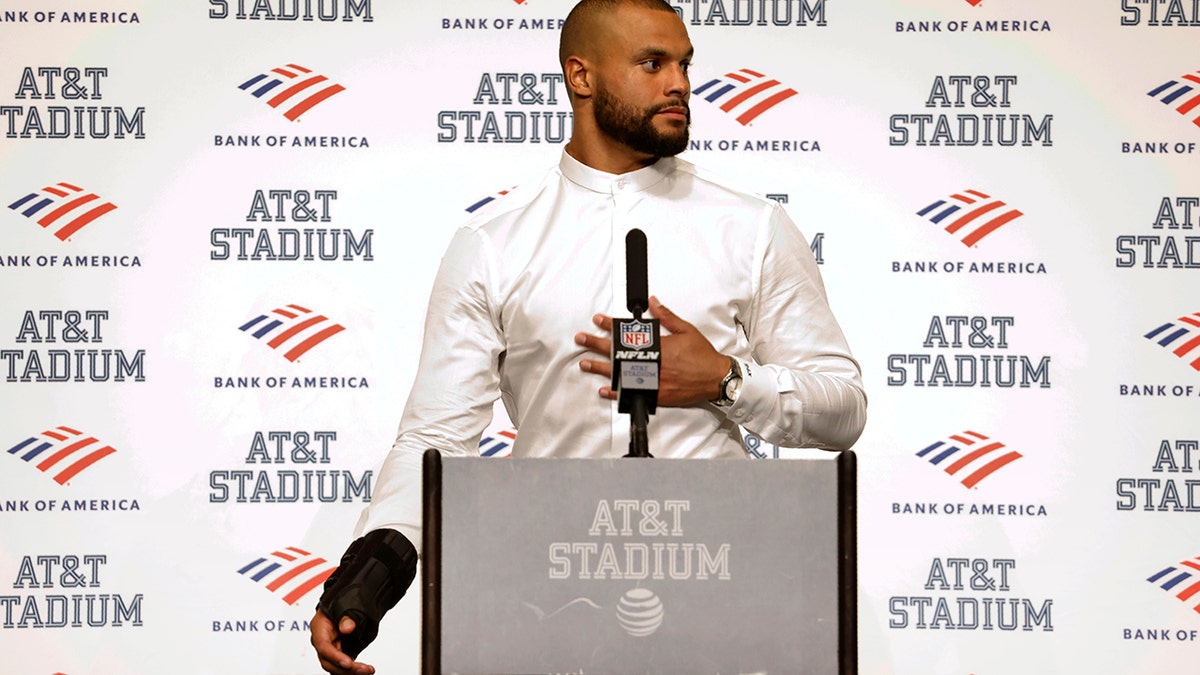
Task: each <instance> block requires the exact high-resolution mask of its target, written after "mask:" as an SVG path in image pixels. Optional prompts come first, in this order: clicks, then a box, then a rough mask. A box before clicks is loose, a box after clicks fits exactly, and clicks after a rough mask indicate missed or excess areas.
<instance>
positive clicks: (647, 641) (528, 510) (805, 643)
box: [421, 450, 857, 675]
mask: <svg viewBox="0 0 1200 675" xmlns="http://www.w3.org/2000/svg"><path fill="white" fill-rule="evenodd" d="M424 462H425V464H424V500H425V505H424V508H425V530H424V553H423V558H422V562H421V565H422V567H421V573H422V584H423V586H422V593H423V596H422V605H423V606H422V655H421V661H422V673H425V674H427V675H432V674H440V673H589V674H590V673H688V674H701V673H714V674H715V673H720V674H722V675H724V674H726V673H731V674H735V675H736V674H739V673H741V674H751V673H754V674H759V673H764V674H765V673H771V674H773V673H789V674H794V673H805V674H813V675H828V674H830V673H854V672H856V669H857V614H856V612H857V594H856V584H857V571H856V543H855V542H856V538H855V537H856V525H855V520H856V518H855V501H856V494H855V474H856V466H855V456H854V453H853V452H850V451H846V452H840V453H829V456H828V458H820V459H811V460H810V459H797V460H700V459H651V460H637V459H479V458H463V457H458V458H443V457H441V455H440V454H439V453H438V452H436V451H432V450H431V451H429V452H427V453H426V455H425V459H424Z"/></svg>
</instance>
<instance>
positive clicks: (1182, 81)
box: [1146, 70, 1200, 127]
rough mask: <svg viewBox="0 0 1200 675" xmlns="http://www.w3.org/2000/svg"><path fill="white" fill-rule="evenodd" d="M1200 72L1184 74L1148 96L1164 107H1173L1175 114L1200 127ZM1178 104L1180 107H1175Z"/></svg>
mask: <svg viewBox="0 0 1200 675" xmlns="http://www.w3.org/2000/svg"><path fill="white" fill-rule="evenodd" d="M1198 85H1200V70H1198V71H1196V72H1194V73H1184V74H1183V75H1180V76H1179V77H1177V78H1175V79H1174V80H1168V81H1166V82H1164V83H1163V84H1160V85H1158V86H1157V87H1155V88H1154V89H1151V90H1150V91H1149V92H1148V93H1147V94H1146V95H1147V96H1149V97H1150V98H1153V99H1156V100H1157V101H1159V102H1160V103H1162V104H1163V105H1168V106H1172V107H1174V108H1175V112H1177V113H1179V114H1180V115H1183V116H1184V117H1189V118H1191V121H1192V124H1195V125H1196V126H1198V127H1200V110H1197V109H1196V108H1197V107H1200V86H1198ZM1176 103H1178V104H1179V105H1175V104H1176Z"/></svg>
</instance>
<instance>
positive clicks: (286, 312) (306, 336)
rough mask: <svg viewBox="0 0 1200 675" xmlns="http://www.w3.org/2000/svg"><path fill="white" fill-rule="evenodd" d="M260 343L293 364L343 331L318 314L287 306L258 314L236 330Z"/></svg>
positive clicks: (304, 308)
mask: <svg viewBox="0 0 1200 675" xmlns="http://www.w3.org/2000/svg"><path fill="white" fill-rule="evenodd" d="M238 330H241V331H242V332H245V333H250V334H251V335H253V336H254V337H255V338H257V339H259V340H263V341H265V342H266V345H267V346H268V347H270V348H271V349H274V350H277V351H282V353H283V358H285V359H287V360H288V361H291V362H293V363H295V362H296V359H298V358H300V357H301V356H304V355H305V354H307V353H308V351H309V350H310V349H312V348H313V347H316V346H317V345H319V344H321V343H322V342H324V341H326V340H328V339H329V338H331V337H333V336H334V335H337V334H338V333H340V332H342V331H344V330H346V328H345V327H344V326H342V325H340V324H336V323H334V322H333V321H331V320H329V318H327V317H325V316H324V315H321V314H316V313H314V312H313V311H312V310H311V309H308V308H306V307H301V306H300V305H287V306H285V307H280V308H278V309H273V310H271V311H270V312H268V313H266V314H260V315H258V316H257V317H255V318H254V319H251V320H250V321H247V322H246V323H245V324H243V325H242V326H241V327H239V328H238Z"/></svg>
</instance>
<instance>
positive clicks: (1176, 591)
mask: <svg viewBox="0 0 1200 675" xmlns="http://www.w3.org/2000/svg"><path fill="white" fill-rule="evenodd" d="M1146 581H1149V582H1150V583H1152V584H1154V585H1155V586H1158V587H1159V588H1161V589H1162V590H1164V591H1167V592H1168V593H1171V594H1173V595H1174V596H1175V597H1176V598H1178V599H1179V600H1180V602H1187V603H1191V602H1196V601H1198V600H1200V598H1196V597H1195V596H1196V594H1197V593H1200V556H1197V557H1195V558H1193V559H1191V560H1184V561H1182V562H1180V563H1179V564H1178V565H1168V566H1167V567H1165V568H1163V570H1162V571H1161V572H1159V573H1158V574H1155V575H1154V576H1152V577H1150V578H1149V579H1147V580H1146ZM1192 610H1194V611H1196V612H1200V603H1198V604H1195V605H1192Z"/></svg>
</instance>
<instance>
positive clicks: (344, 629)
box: [338, 616, 355, 635]
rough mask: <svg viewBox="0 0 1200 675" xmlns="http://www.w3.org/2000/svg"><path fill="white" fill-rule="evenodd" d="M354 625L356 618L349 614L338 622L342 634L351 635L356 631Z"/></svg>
mask: <svg viewBox="0 0 1200 675" xmlns="http://www.w3.org/2000/svg"><path fill="white" fill-rule="evenodd" d="M354 625H355V624H354V619H351V618H350V617H348V616H343V617H342V620H341V621H340V622H338V631H339V632H340V633H341V634H342V635H349V634H351V633H353V632H354Z"/></svg>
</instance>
